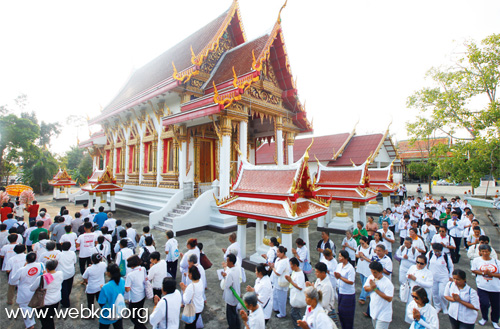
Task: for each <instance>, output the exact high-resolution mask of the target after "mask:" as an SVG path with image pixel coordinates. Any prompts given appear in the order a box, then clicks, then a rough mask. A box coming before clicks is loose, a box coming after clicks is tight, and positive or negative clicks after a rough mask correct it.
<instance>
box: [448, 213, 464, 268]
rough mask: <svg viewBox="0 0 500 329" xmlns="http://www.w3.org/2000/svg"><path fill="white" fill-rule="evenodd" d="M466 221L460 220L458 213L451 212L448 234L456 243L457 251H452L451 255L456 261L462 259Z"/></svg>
mask: <svg viewBox="0 0 500 329" xmlns="http://www.w3.org/2000/svg"><path fill="white" fill-rule="evenodd" d="M464 224H465V221H464V220H461V219H460V218H458V213H457V212H456V211H452V212H451V219H448V222H447V227H448V234H449V235H450V236H451V237H452V238H453V240H454V242H455V246H456V248H455V249H452V250H451V255H452V256H453V258H454V259H456V260H457V262H458V260H459V259H460V243H461V242H462V236H463V234H464V233H463V232H464Z"/></svg>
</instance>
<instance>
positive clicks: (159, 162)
mask: <svg viewBox="0 0 500 329" xmlns="http://www.w3.org/2000/svg"><path fill="white" fill-rule="evenodd" d="M160 135H161V134H160V133H158V140H157V142H156V145H157V147H156V186H158V185H159V184H160V182H161V179H162V178H161V173H162V172H163V140H162V139H161V136H160Z"/></svg>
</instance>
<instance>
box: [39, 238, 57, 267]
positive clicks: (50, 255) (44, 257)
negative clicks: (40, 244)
mask: <svg viewBox="0 0 500 329" xmlns="http://www.w3.org/2000/svg"><path fill="white" fill-rule="evenodd" d="M45 248H47V251H45V252H44V253H42V254H41V255H40V261H41V262H42V263H44V264H46V263H47V262H48V261H49V260H51V259H57V260H59V257H60V255H61V252H60V251H59V250H57V249H56V243H55V242H54V241H50V242H47V244H46V245H45Z"/></svg>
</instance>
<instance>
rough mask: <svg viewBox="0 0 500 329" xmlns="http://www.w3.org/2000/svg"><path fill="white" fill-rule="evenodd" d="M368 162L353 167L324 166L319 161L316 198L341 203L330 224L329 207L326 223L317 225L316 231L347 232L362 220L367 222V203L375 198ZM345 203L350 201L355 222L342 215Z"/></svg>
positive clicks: (345, 214) (344, 214) (344, 213)
mask: <svg viewBox="0 0 500 329" xmlns="http://www.w3.org/2000/svg"><path fill="white" fill-rule="evenodd" d="M369 163H370V159H368V160H367V161H366V162H365V163H364V164H362V165H360V166H353V167H325V166H323V165H322V164H320V163H319V161H318V172H317V174H316V177H315V185H316V186H317V187H316V190H315V192H316V196H317V197H319V198H324V199H331V200H335V201H337V202H339V203H340V212H337V213H336V216H335V217H334V218H333V220H332V221H330V219H331V218H332V217H333V216H331V213H332V211H333V210H332V207H331V206H330V211H329V214H328V215H327V216H326V223H323V222H322V221H319V222H318V228H320V227H323V226H326V225H327V226H328V228H332V229H338V230H346V229H350V228H352V227H353V226H354V223H355V222H357V221H359V220H361V221H363V222H364V223H366V203H367V202H369V201H370V200H373V199H375V198H376V197H377V194H378V192H377V191H376V190H373V189H372V188H370V176H369V174H368V164H369ZM344 202H352V208H353V219H354V222H353V221H351V219H350V218H349V217H348V215H347V213H346V212H344Z"/></svg>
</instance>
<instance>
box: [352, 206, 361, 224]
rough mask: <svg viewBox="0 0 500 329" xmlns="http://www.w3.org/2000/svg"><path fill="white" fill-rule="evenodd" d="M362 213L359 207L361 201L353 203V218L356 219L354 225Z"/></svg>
mask: <svg viewBox="0 0 500 329" xmlns="http://www.w3.org/2000/svg"><path fill="white" fill-rule="evenodd" d="M360 217H361V214H360V209H359V202H353V203H352V219H353V221H354V225H356V223H357V222H358V221H359V220H360Z"/></svg>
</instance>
